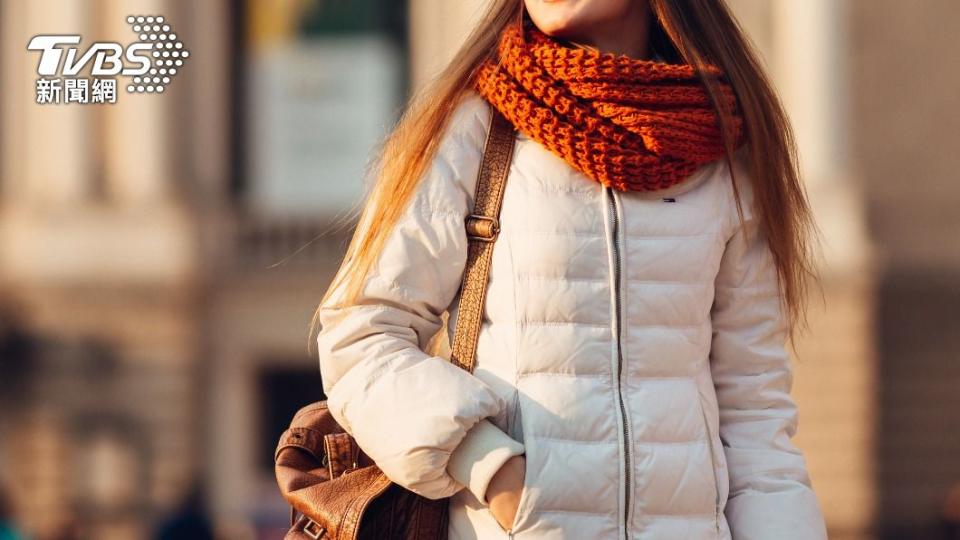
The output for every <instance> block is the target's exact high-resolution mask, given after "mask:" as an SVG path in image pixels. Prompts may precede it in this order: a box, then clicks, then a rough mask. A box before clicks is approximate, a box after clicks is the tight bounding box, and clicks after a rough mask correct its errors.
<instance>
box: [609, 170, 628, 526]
mask: <svg viewBox="0 0 960 540" xmlns="http://www.w3.org/2000/svg"><path fill="white" fill-rule="evenodd" d="M605 189H606V190H607V195H608V197H609V200H610V210H611V213H610V215H611V219H612V223H611V225H612V226H611V229H612V232H613V283H614V286H613V291H614V306H613V308H614V317H613V324H614V329H613V331H614V336H615V341H616V346H617V401H618V403H619V405H620V423H621V426H622V429H623V458H624V459H623V461H624V473H623V478H624V481H623V483H624V493H623V501H624V503H623V504H624V509H623V530H624V535H626V536H628V534H627V529H628V527H629V523H630V490H631V487H630V485H631V476H632V475H633V468H632V467H631V466H630V422H629V420H628V416H627V408H626V406H625V405H624V403H623V394H622V393H621V386H620V379H621V377H622V376H623V351H622V349H621V347H620V338H621V330H620V309H621V307H620V305H621V302H620V273H621V264H620V257H621V253H620V219H619V214H620V208H619V207H618V206H617V201H616V197H615V196H614V192H613V189H612V188H609V187H608V188H605Z"/></svg>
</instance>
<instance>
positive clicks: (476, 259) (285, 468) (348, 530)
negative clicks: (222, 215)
mask: <svg viewBox="0 0 960 540" xmlns="http://www.w3.org/2000/svg"><path fill="white" fill-rule="evenodd" d="M491 110H492V114H493V118H492V121H491V123H490V130H489V131H488V133H487V139H486V143H485V145H484V149H483V160H482V162H481V164H480V170H479V173H478V177H477V191H476V197H475V203H474V213H473V214H471V215H470V216H468V217H467V219H466V224H465V226H466V229H467V237H468V239H469V247H468V255H467V262H466V268H465V270H464V274H463V281H462V284H461V293H460V304H459V311H458V313H459V315H458V317H457V321H456V327H455V329H454V340H453V343H452V345H451V353H450V361H451V362H453V363H454V364H457V365H458V366H460V367H462V368H463V369H465V370H467V371H469V372H471V373H472V372H473V366H474V355H475V352H476V346H477V336H478V335H479V332H480V324H481V322H482V315H483V300H484V296H485V294H486V288H487V281H488V277H489V272H490V261H491V256H492V254H493V242H494V241H496V239H497V235H498V233H499V230H500V226H499V221H498V217H499V215H500V205H501V202H502V200H503V187H504V184H505V183H506V179H507V173H508V171H509V167H510V160H511V158H512V156H513V147H514V142H515V132H514V128H513V126H512V125H511V124H510V122H509V121H508V120H507V119H506V118H504V117H503V116H502V115H501V114H500V113H499V111H497V110H496V109H493V108H491ZM274 462H275V472H276V476H277V483H278V485H279V486H280V492H281V493H282V494H283V498H284V499H286V501H287V502H288V503H289V504H290V506H291V508H290V523H291V528H290V530H289V531H288V532H287V534H286V537H285V538H286V540H305V539H307V538H312V539H314V540H317V539H320V538H323V539H334V540H355V539H403V540H439V539H444V538H446V537H447V522H448V513H447V509H448V504H449V499H447V498H445V499H428V498H426V497H423V496H421V495H418V494H416V493H414V492H412V491H409V490H407V489H404V488H403V487H401V486H399V485H397V484H394V483H393V482H391V481H390V479H389V478H387V477H386V475H384V474H383V472H382V471H381V470H380V468H379V467H377V466H376V464H375V463H374V462H373V460H371V459H370V457H369V456H367V455H366V454H365V453H364V452H363V450H362V449H361V448H360V447H359V446H358V445H357V442H356V441H355V440H354V439H353V437H351V436H350V435H349V434H348V433H346V432H345V431H344V429H343V428H342V427H340V425H338V424H337V422H336V420H334V418H333V416H331V414H330V411H329V410H328V409H327V404H326V402H325V401H318V402H316V403H311V404H310V405H307V406H306V407H304V408H302V409H300V410H299V411H298V412H297V413H296V415H294V417H293V420H292V421H291V422H290V428H289V429H287V430H286V431H284V432H283V435H281V436H280V442H279V444H278V445H277V450H276V452H275V453H274Z"/></svg>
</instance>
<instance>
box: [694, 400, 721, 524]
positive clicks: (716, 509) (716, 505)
mask: <svg viewBox="0 0 960 540" xmlns="http://www.w3.org/2000/svg"><path fill="white" fill-rule="evenodd" d="M697 399H698V400H699V398H697ZM698 404H699V405H700V414H701V416H703V429H704V430H706V432H707V446H708V451H709V452H710V469H711V470H712V471H713V491H714V494H715V495H714V500H713V518H714V523H715V524H716V528H717V534H719V533H720V481H719V479H718V478H717V458H716V457H715V456H714V455H713V434H712V433H711V432H710V423H709V422H708V421H707V411H705V410H704V408H703V403H701V402H699V401H698Z"/></svg>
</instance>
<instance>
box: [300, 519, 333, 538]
mask: <svg viewBox="0 0 960 540" xmlns="http://www.w3.org/2000/svg"><path fill="white" fill-rule="evenodd" d="M326 532H327V530H326V529H324V528H323V527H321V526H320V524H319V523H317V522H316V521H314V520H312V519H307V523H306V524H304V526H303V534H305V535H307V536H309V537H310V538H313V540H320V537H321V536H323V534H324V533H326Z"/></svg>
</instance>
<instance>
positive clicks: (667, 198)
mask: <svg viewBox="0 0 960 540" xmlns="http://www.w3.org/2000/svg"><path fill="white" fill-rule="evenodd" d="M663 202H677V200H676V199H675V198H673V197H664V198H663Z"/></svg>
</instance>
